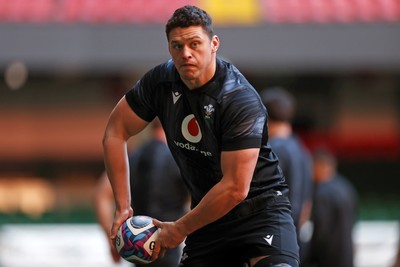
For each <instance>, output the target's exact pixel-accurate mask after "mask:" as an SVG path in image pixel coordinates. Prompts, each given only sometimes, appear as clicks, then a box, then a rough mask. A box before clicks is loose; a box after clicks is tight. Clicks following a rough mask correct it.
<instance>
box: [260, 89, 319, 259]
mask: <svg viewBox="0 0 400 267" xmlns="http://www.w3.org/2000/svg"><path fill="white" fill-rule="evenodd" d="M260 96H261V99H262V101H263V103H264V105H265V106H266V107H267V110H268V118H269V120H268V130H269V131H268V133H269V136H270V139H269V142H270V144H271V147H272V149H273V151H274V152H275V153H276V154H277V156H278V158H279V166H280V167H281V169H282V171H283V175H284V176H285V179H286V182H287V184H288V186H289V199H290V202H291V204H292V217H293V220H294V224H295V226H296V230H297V235H298V242H299V246H300V260H301V261H303V259H304V258H305V257H306V256H307V253H308V245H309V235H304V234H303V233H305V232H306V231H307V227H306V226H305V225H307V224H309V220H310V214H311V207H312V187H313V180H312V158H311V154H310V152H309V150H308V149H307V148H306V147H305V146H304V144H303V142H302V141H301V139H300V138H299V137H298V136H297V135H296V134H295V133H294V131H293V127H292V121H293V118H294V115H295V112H296V100H295V98H294V96H293V95H292V94H291V93H289V91H287V90H286V89H284V88H283V87H269V88H265V89H264V90H262V91H261V92H260ZM303 226H305V227H304V228H303Z"/></svg>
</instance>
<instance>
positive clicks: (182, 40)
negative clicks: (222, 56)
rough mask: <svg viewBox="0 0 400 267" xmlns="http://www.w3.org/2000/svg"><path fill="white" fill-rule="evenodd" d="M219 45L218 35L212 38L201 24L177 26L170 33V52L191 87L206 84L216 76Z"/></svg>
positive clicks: (184, 79) (180, 72) (179, 71)
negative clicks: (184, 26) (185, 26)
mask: <svg viewBox="0 0 400 267" xmlns="http://www.w3.org/2000/svg"><path fill="white" fill-rule="evenodd" d="M218 46H219V39H218V37H217V36H213V37H212V38H211V40H210V38H209V37H208V35H207V33H206V32H205V31H204V30H203V28H202V27H201V26H190V27H187V28H175V29H173V30H172V31H171V32H170V33H169V42H168V50H169V53H170V54H171V57H172V60H173V61H174V63H175V67H176V69H177V70H178V73H179V75H180V77H181V79H182V81H183V82H184V83H185V84H186V86H188V88H189V89H195V88H198V87H200V86H202V85H204V84H205V83H207V82H208V81H209V80H210V79H211V78H212V77H213V76H214V73H215V68H216V62H215V60H216V52H217V49H218Z"/></svg>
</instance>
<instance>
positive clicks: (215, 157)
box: [103, 6, 298, 267]
mask: <svg viewBox="0 0 400 267" xmlns="http://www.w3.org/2000/svg"><path fill="white" fill-rule="evenodd" d="M166 35H167V40H168V49H169V52H170V55H171V57H172V60H170V61H168V62H166V63H163V64H160V65H158V66H156V67H155V68H153V69H152V70H150V71H149V72H147V73H146V74H145V75H144V76H143V77H142V78H141V79H140V80H139V81H138V83H137V84H136V85H135V86H134V88H133V89H132V90H131V91H129V92H128V93H127V94H126V95H125V97H123V98H122V99H121V100H120V102H119V103H118V104H117V106H116V107H115V109H114V110H113V112H112V114H111V116H110V119H109V122H108V125H107V128H106V132H105V136H104V140H103V144H104V151H105V163H106V166H107V171H108V174H109V178H110V181H111V184H112V187H113V191H114V196H115V202H116V212H115V218H114V223H113V226H112V229H111V239H114V238H115V236H116V233H117V230H118V227H119V226H120V225H121V223H122V222H123V221H124V220H125V219H126V218H127V217H128V216H131V215H132V214H133V210H132V209H131V208H130V205H129V203H130V194H129V189H128V186H127V184H128V183H127V180H128V168H127V163H126V156H125V155H126V141H127V139H128V138H129V137H130V136H132V135H135V134H137V133H139V132H140V131H141V130H142V129H143V128H144V127H145V126H146V125H147V124H148V123H149V121H152V120H153V119H154V118H155V117H156V116H157V117H158V118H159V119H160V120H161V122H162V125H163V128H164V130H165V132H166V136H167V142H168V145H169V148H170V150H171V152H172V154H173V155H174V158H175V160H176V162H177V164H178V166H179V168H180V170H181V174H182V177H183V179H184V181H185V184H186V186H187V187H188V189H189V192H190V193H191V208H192V209H191V210H190V211H189V212H188V213H186V214H185V215H184V216H182V217H181V218H180V219H178V220H176V221H170V222H161V221H159V220H154V223H155V224H156V225H157V226H158V227H159V228H161V231H160V234H159V236H158V238H157V240H156V244H155V248H154V251H153V259H157V258H159V257H162V256H163V254H164V253H165V251H166V249H169V248H174V247H176V246H178V245H179V244H180V243H182V242H183V241H184V240H185V239H186V241H185V248H184V252H183V255H182V258H181V266H184V267H196V266H207V267H214V266H219V267H221V266H229V267H235V266H240V267H242V266H245V264H246V263H247V264H248V265H249V266H250V267H262V266H298V245H297V241H296V232H295V227H294V224H293V219H292V218H291V215H290V202H289V200H288V198H287V191H288V189H287V185H286V184H285V181H284V178H283V176H282V173H281V170H280V168H279V167H278V160H277V158H276V156H275V154H273V152H272V151H271V148H270V146H269V145H267V139H268V134H267V118H266V109H265V107H264V105H263V104H262V102H261V99H260V98H259V95H258V93H257V92H256V90H255V89H254V88H253V87H252V86H251V85H250V84H249V83H248V81H247V80H246V79H245V78H244V77H243V76H242V74H241V73H240V72H239V71H238V70H237V69H236V68H235V67H234V66H233V65H231V64H229V63H227V62H224V61H223V60H220V59H217V56H216V53H217V50H218V48H219V44H220V41H219V38H218V36H216V35H215V34H214V32H213V29H212V22H211V18H210V17H209V15H208V14H207V13H206V12H205V11H203V10H201V9H199V8H197V7H194V6H184V7H182V8H180V9H177V10H176V11H175V12H174V14H173V16H172V17H171V18H170V19H169V20H168V22H167V25H166Z"/></svg>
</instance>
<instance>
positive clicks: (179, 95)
mask: <svg viewBox="0 0 400 267" xmlns="http://www.w3.org/2000/svg"><path fill="white" fill-rule="evenodd" d="M181 95H182V94H181V93H179V92H172V99H173V101H174V104H175V103H176V102H177V101H178V99H179V98H180V97H181Z"/></svg>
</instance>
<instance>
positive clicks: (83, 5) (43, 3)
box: [0, 0, 400, 25]
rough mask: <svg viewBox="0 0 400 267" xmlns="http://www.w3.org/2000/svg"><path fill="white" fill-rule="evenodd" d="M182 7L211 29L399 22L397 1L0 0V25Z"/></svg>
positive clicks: (154, 17)
mask: <svg viewBox="0 0 400 267" xmlns="http://www.w3.org/2000/svg"><path fill="white" fill-rule="evenodd" d="M185 4H194V5H198V6H200V7H202V8H204V9H205V10H207V11H209V13H210V14H211V15H212V16H213V18H214V20H215V23H216V24H217V25H232V24H243V25H247V24H259V23H330V22H335V23H343V22H344V23H345V22H377V21H386V22H394V21H400V1H398V0H368V1H366V0H324V1H320V0H232V1H228V0H219V1H211V0H173V1H172V0H171V1H163V0H134V1H133V0H118V1H117V0H102V1H101V4H99V1H97V0H35V1H26V0H13V1H9V0H0V22H12V23H54V22H59V23H139V24H140V23H144V24H148V23H164V22H165V20H166V19H167V18H168V17H169V16H170V15H171V13H172V12H173V11H174V10H175V9H176V8H178V7H180V6H183V5H185Z"/></svg>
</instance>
